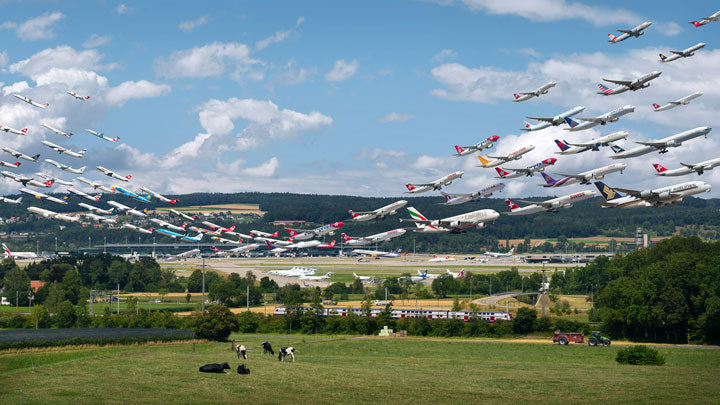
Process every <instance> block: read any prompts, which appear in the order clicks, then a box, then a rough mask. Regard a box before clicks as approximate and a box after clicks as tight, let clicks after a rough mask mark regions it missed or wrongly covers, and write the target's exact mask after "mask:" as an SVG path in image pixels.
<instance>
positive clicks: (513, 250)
mask: <svg viewBox="0 0 720 405" xmlns="http://www.w3.org/2000/svg"><path fill="white" fill-rule="evenodd" d="M508 253H510V254H511V255H514V254H515V246H513V247H512V248H510V251H509V252H508Z"/></svg>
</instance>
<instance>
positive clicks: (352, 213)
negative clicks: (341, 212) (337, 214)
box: [348, 210, 359, 218]
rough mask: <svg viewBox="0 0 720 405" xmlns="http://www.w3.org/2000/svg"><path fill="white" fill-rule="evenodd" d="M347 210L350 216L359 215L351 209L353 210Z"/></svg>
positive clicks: (355, 216)
mask: <svg viewBox="0 0 720 405" xmlns="http://www.w3.org/2000/svg"><path fill="white" fill-rule="evenodd" d="M348 212H349V213H350V216H351V217H352V218H357V217H358V216H359V215H358V214H356V213H355V211H353V210H348Z"/></svg>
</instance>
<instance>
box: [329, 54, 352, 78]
mask: <svg viewBox="0 0 720 405" xmlns="http://www.w3.org/2000/svg"><path fill="white" fill-rule="evenodd" d="M357 70H358V61H357V60H351V61H350V62H345V59H338V60H336V61H335V64H334V65H333V68H332V70H330V71H329V72H327V73H326V74H325V80H327V81H329V82H341V81H343V80H346V79H349V78H350V77H351V76H352V75H354V74H355V72H357Z"/></svg>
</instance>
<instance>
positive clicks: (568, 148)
mask: <svg viewBox="0 0 720 405" xmlns="http://www.w3.org/2000/svg"><path fill="white" fill-rule="evenodd" d="M628 135H629V133H628V131H618V132H613V133H612V134H610V135H605V136H601V137H600V138H597V139H591V140H590V142H583V143H571V142H568V141H560V140H558V139H555V144H556V145H557V146H558V148H560V152H555V153H556V154H558V155H574V154H576V153H580V152H585V151H588V150H592V151H595V152H597V151H599V150H600V147H601V146H610V143H611V142H615V141H619V140H620V139H627V137H628Z"/></svg>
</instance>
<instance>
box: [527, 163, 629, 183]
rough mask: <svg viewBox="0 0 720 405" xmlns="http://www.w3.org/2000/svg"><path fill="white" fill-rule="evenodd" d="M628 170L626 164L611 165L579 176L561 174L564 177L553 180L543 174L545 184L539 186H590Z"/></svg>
mask: <svg viewBox="0 0 720 405" xmlns="http://www.w3.org/2000/svg"><path fill="white" fill-rule="evenodd" d="M625 169H627V165H626V164H624V163H614V164H611V165H607V166H603V167H599V168H597V169H592V170H588V171H586V172H582V173H578V174H560V176H564V177H562V178H560V179H557V180H555V179H553V178H552V177H550V176H549V175H547V174H545V173H543V178H544V179H545V184H538V185H539V186H543V187H563V186H568V185H570V184H577V183H580V184H590V181H591V180H602V179H604V178H605V176H606V175H608V174H610V173H615V172H620V173H622V172H623V170H625Z"/></svg>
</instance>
